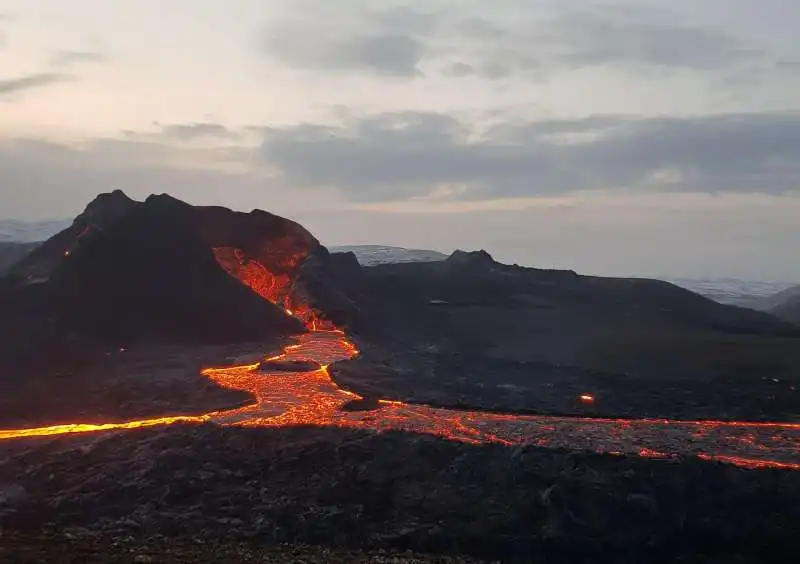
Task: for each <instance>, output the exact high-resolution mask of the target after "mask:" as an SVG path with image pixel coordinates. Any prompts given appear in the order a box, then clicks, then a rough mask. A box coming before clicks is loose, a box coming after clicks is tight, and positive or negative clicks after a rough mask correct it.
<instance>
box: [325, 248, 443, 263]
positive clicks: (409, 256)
mask: <svg viewBox="0 0 800 564" xmlns="http://www.w3.org/2000/svg"><path fill="white" fill-rule="evenodd" d="M330 251H331V252H332V253H353V254H354V255H356V258H357V259H358V262H359V264H361V265H362V266H374V265H376V264H394V263H404V262H436V261H440V260H444V259H446V258H447V255H446V254H444V253H440V252H438V251H431V250H427V249H405V248H403V247H390V246H386V245H347V246H339V247H330Z"/></svg>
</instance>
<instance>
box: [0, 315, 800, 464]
mask: <svg viewBox="0 0 800 564" xmlns="http://www.w3.org/2000/svg"><path fill="white" fill-rule="evenodd" d="M355 354H357V351H356V349H355V347H354V346H353V345H352V344H351V343H350V342H349V341H348V340H347V339H346V338H345V335H344V333H342V332H341V331H314V332H310V333H308V334H305V335H303V336H301V337H300V338H299V339H298V342H297V343H296V344H294V345H290V346H288V347H286V348H285V349H284V352H283V353H282V354H281V355H278V356H277V357H272V358H270V359H267V360H269V361H273V362H274V364H273V366H278V367H279V366H280V362H291V361H313V362H315V363H318V364H319V365H320V366H321V367H322V368H320V369H318V370H312V371H307V372H288V371H285V372H264V371H263V370H260V369H259V364H253V365H248V366H235V367H228V368H209V369H206V370H204V371H203V374H205V375H206V376H207V377H208V378H210V379H211V380H213V381H214V382H216V383H218V384H220V385H222V386H225V387H228V388H233V389H237V390H245V391H247V392H250V393H251V394H253V396H255V398H256V402H255V403H254V404H252V405H249V406H246V407H242V408H238V409H232V410H227V411H219V412H214V413H208V414H206V415H201V416H194V417H192V416H181V417H168V418H159V419H147V420H142V421H131V422H128V423H119V424H101V425H91V424H73V425H59V426H53V427H42V428H34V429H19V430H6V431H3V430H0V440H3V439H14V438H21V437H38V436H48V435H59V434H66V433H86V432H98V431H106V430H115V429H133V428H140V427H149V426H156V425H165V424H171V423H178V422H207V421H211V422H214V423H218V424H221V425H239V426H246V427H271V426H285V425H328V426H331V425H332V426H339V427H351V428H370V429H375V430H379V431H381V430H389V429H397V430H407V431H414V432H418V433H430V434H434V435H438V436H442V437H445V438H448V439H451V440H458V441H465V442H471V443H502V444H507V445H511V444H533V445H539V446H548V447H561V448H569V449H573V450H593V451H597V452H605V453H613V454H634V455H639V456H647V457H658V458H669V457H677V456H697V457H700V458H704V459H710V460H719V461H723V462H728V463H732V464H737V465H739V466H745V467H750V468H784V469H794V470H800V423H747V422H722V421H670V420H641V419H640V420H618V419H589V418H578V417H549V416H519V415H507V414H496V413H485V412H470V411H454V410H448V409H441V408H432V407H427V406H421V405H410V404H405V403H401V402H393V401H381V402H380V404H379V406H378V408H377V409H375V410H372V411H349V410H346V409H343V407H344V406H345V404H346V403H348V402H350V401H352V400H353V399H358V396H357V395H355V394H353V393H352V392H348V391H346V390H342V389H340V388H338V387H337V386H336V384H335V383H334V382H333V381H332V380H331V378H330V376H329V375H328V370H327V366H328V365H329V364H331V363H332V362H335V361H338V360H343V359H347V358H352V357H353V356H354V355H355Z"/></svg>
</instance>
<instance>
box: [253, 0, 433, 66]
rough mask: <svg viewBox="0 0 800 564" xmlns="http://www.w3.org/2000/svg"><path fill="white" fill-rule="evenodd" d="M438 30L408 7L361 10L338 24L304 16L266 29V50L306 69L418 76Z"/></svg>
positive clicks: (426, 18) (431, 16)
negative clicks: (317, 20)
mask: <svg viewBox="0 0 800 564" xmlns="http://www.w3.org/2000/svg"><path fill="white" fill-rule="evenodd" d="M435 28H436V18H435V17H434V16H433V15H429V14H425V13H420V12H414V11H412V10H409V9H406V8H393V9H389V10H383V11H373V12H363V13H359V14H358V15H356V16H355V17H354V19H353V20H352V21H349V22H344V23H340V24H339V25H336V24H332V23H330V22H314V21H310V20H308V19H305V20H303V21H299V22H293V23H292V22H282V23H280V24H278V25H275V26H272V27H270V28H269V29H267V30H265V31H264V34H263V41H262V50H263V52H264V53H265V54H266V55H268V56H271V57H274V58H276V59H278V60H280V61H282V62H284V63H286V64H288V65H290V66H294V67H297V68H302V69H311V70H319V71H333V72H335V71H355V72H364V73H368V74H376V75H380V76H391V77H398V78H413V77H415V76H419V75H420V71H419V68H418V65H419V63H420V61H421V60H422V59H423V58H424V57H426V56H428V55H429V54H430V49H431V47H430V45H429V44H428V41H427V39H428V38H430V37H431V36H432V34H433V33H434V31H435Z"/></svg>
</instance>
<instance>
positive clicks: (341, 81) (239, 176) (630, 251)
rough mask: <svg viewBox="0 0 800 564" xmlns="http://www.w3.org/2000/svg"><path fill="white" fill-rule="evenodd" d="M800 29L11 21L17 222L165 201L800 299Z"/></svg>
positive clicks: (529, 11) (394, 4)
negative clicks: (97, 206) (120, 194)
mask: <svg viewBox="0 0 800 564" xmlns="http://www.w3.org/2000/svg"><path fill="white" fill-rule="evenodd" d="M798 21H800V3H797V2H795V1H794V0H764V1H762V2H757V3H756V2H753V1H752V0H707V1H706V2H702V3H697V2H690V1H689V0H671V1H669V2H667V0H637V1H634V0H619V1H616V2H599V1H593V0H580V1H579V0H560V1H555V0H539V1H528V0H496V1H495V2H494V3H493V4H492V5H491V6H490V5H489V4H487V3H486V2H481V1H478V0H458V1H456V0H429V1H426V2H422V1H416V0H414V1H409V2H404V1H399V0H398V1H395V0H392V1H388V0H387V1H386V2H381V3H376V2H370V1H367V0H341V1H339V2H335V3H334V2H326V1H322V0H298V1H292V2H289V1H287V0H270V1H260V0H236V1H232V2H230V3H223V2H216V1H215V0H175V1H174V2H169V3H164V2H161V1H157V0H137V1H133V0H119V1H117V2H113V3H112V2H106V1H105V0H72V1H71V2H60V1H59V0H0V194H1V197H2V204H3V206H2V209H3V215H7V216H11V217H19V218H39V217H61V216H66V215H70V214H74V213H75V212H77V211H78V210H79V209H80V208H81V207H82V206H83V205H84V204H85V202H86V201H87V200H89V199H91V198H92V197H93V196H94V195H95V194H96V193H98V192H101V191H107V190H110V189H113V188H122V189H123V190H125V191H127V192H129V193H130V194H131V195H133V196H136V197H144V196H146V195H147V194H149V193H151V192H167V191H168V192H170V193H173V194H175V195H176V196H178V197H181V198H184V199H187V200H189V201H192V202H197V203H203V204H221V205H227V206H230V207H234V208H238V209H251V208H254V207H260V208H266V209H269V210H271V211H274V212H276V213H283V214H286V215H289V216H291V217H293V218H296V219H299V220H301V221H303V222H304V223H307V224H308V225H309V227H310V228H312V230H314V231H315V232H316V233H317V234H318V235H319V236H320V237H321V238H322V239H323V240H325V241H329V242H331V243H354V242H361V243H364V242H376V243H390V244H399V245H408V246H429V247H434V248H438V249H441V250H452V249H453V248H456V247H469V248H474V247H481V246H483V247H487V248H489V249H490V250H491V251H493V252H495V253H496V254H497V255H498V256H499V257H501V258H503V259H505V260H508V261H510V262H520V263H526V264H540V265H544V266H548V265H558V266H565V267H574V268H577V269H579V270H588V271H592V272H603V273H609V274H610V273H615V272H616V273H620V274H627V273H642V274H646V273H650V274H675V275H682V274H695V275H700V274H702V275H709V274H715V273H718V274H722V275H740V276H751V277H756V278H759V277H761V278H773V279H774V278H784V279H785V278H787V277H788V278H795V279H800V264H798V263H797V261H796V257H795V258H793V257H792V256H791V252H790V251H789V250H788V249H795V248H797V244H798V242H800V241H799V240H798V239H800V227H798V226H797V225H796V223H797V221H796V217H798V215H800V204H798V202H800V164H798V163H800V103H798V102H797V101H798V100H800V44H798V43H797V42H796V40H795V38H796V34H797V32H798V24H797V23H796V22H798ZM793 214H794V215H793Z"/></svg>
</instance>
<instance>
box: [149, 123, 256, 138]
mask: <svg viewBox="0 0 800 564" xmlns="http://www.w3.org/2000/svg"><path fill="white" fill-rule="evenodd" d="M161 133H162V134H163V135H165V136H166V137H172V138H175V139H180V140H191V139H200V138H212V139H239V138H240V137H241V135H240V134H239V133H237V132H236V131H233V130H231V129H229V128H227V127H225V126H224V125H221V124H219V123H210V122H196V123H180V124H169V125H164V126H162V128H161Z"/></svg>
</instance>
